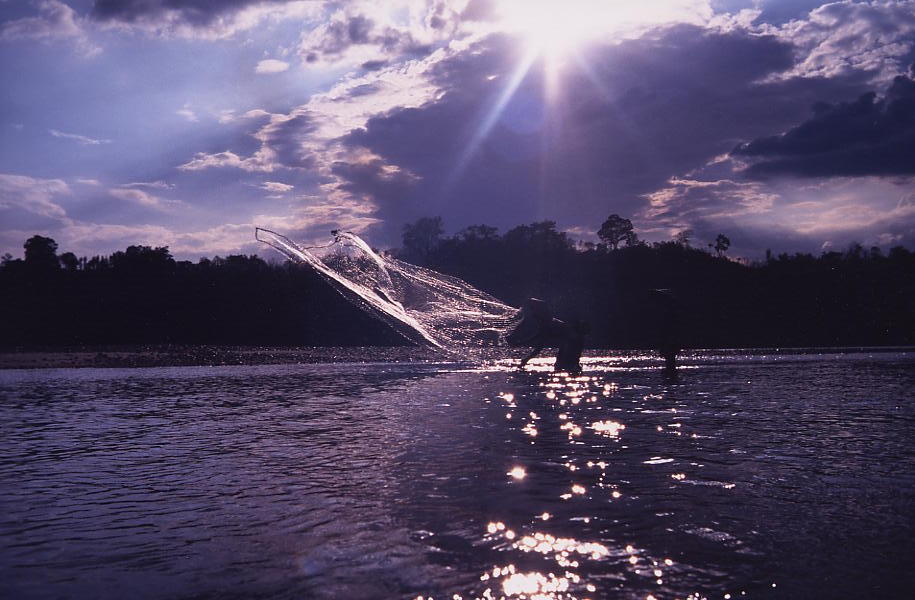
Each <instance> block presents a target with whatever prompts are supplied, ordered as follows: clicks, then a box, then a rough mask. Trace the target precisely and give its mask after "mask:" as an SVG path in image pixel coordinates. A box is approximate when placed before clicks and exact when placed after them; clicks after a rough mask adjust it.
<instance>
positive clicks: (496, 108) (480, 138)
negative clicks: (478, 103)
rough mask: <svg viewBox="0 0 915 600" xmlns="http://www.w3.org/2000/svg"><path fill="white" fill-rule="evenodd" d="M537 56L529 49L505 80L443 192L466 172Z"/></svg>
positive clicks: (457, 162)
mask: <svg viewBox="0 0 915 600" xmlns="http://www.w3.org/2000/svg"><path fill="white" fill-rule="evenodd" d="M537 56H538V55H537V53H536V52H533V51H528V52H527V53H525V55H524V57H523V58H522V59H521V61H519V62H518V64H517V66H516V67H515V70H514V71H512V74H511V77H509V79H508V81H506V82H505V86H504V87H503V88H502V91H501V92H500V93H499V96H498V97H497V98H496V101H495V102H494V103H493V105H492V107H491V108H490V109H489V111H488V112H487V113H486V116H485V117H483V120H482V121H481V122H480V124H479V126H478V127H477V128H476V131H474V133H473V136H472V137H471V138H470V141H469V142H468V143H467V146H465V147H464V150H463V151H462V152H461V155H460V156H459V157H458V159H457V161H456V162H455V164H454V168H453V169H452V170H451V173H450V174H449V175H448V178H447V179H446V180H445V185H444V189H443V192H444V193H445V194H446V195H447V193H448V192H449V191H450V190H451V189H452V188H453V187H454V185H455V184H456V183H457V182H458V180H460V178H461V176H462V175H463V174H464V171H465V170H466V169H467V166H468V165H469V164H470V161H471V160H472V159H473V157H474V156H475V155H476V153H477V151H478V150H479V149H480V145H481V144H482V143H483V142H484V141H485V140H486V136H488V135H489V132H490V131H491V130H492V128H493V127H494V126H495V124H496V123H497V122H498V121H499V117H500V116H501V115H502V112H503V111H504V110H505V107H506V105H507V104H508V103H509V101H511V99H512V97H514V95H515V92H516V91H517V90H518V87H519V86H520V85H521V82H522V81H524V78H525V77H526V76H527V74H528V72H529V71H530V69H531V65H533V64H534V61H535V60H536V59H537Z"/></svg>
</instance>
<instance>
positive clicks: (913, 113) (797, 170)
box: [733, 76, 915, 179]
mask: <svg viewBox="0 0 915 600" xmlns="http://www.w3.org/2000/svg"><path fill="white" fill-rule="evenodd" d="M733 154H734V155H736V156H737V157H738V158H744V157H745V158H748V159H750V160H752V161H754V162H752V163H751V164H750V165H749V167H748V168H747V169H746V171H745V173H746V175H747V176H749V177H751V178H755V179H762V178H766V177H772V176H780V175H792V176H798V177H835V176H866V175H883V176H895V175H915V82H913V81H912V80H911V79H909V78H907V77H904V76H898V77H896V78H895V79H894V80H893V83H892V85H891V86H890V88H889V90H888V91H887V92H886V96H885V97H884V98H882V99H878V98H877V96H876V94H874V93H873V92H870V93H867V94H864V95H862V96H861V97H859V98H858V99H857V100H856V101H854V102H841V103H838V104H827V103H819V104H817V105H815V106H814V115H813V117H811V118H810V119H808V120H807V121H805V122H803V123H801V124H800V125H797V126H796V127H793V128H791V129H789V130H788V131H787V132H785V133H783V134H780V135H775V136H768V137H761V138H757V139H755V140H753V141H751V142H748V143H745V144H741V145H740V146H738V147H737V148H736V149H735V150H734V152H733Z"/></svg>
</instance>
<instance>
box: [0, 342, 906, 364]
mask: <svg viewBox="0 0 915 600" xmlns="http://www.w3.org/2000/svg"><path fill="white" fill-rule="evenodd" d="M523 352H524V349H522V348H499V349H488V350H486V351H484V352H483V353H482V354H481V358H484V357H485V358H511V357H520V356H522V355H523ZM651 352H652V351H650V350H622V349H592V350H590V351H587V352H585V355H586V356H588V355H591V356H606V355H608V354H609V355H613V354H631V353H639V354H644V353H651ZM858 352H871V353H883V352H915V347H913V346H875V347H866V346H855V347H807V348H728V349H703V350H687V351H685V353H684V356H685V357H688V356H689V355H690V354H692V353H702V354H705V353H715V354H719V353H720V354H743V355H746V354H753V355H759V354H813V353H828V354H849V353H858ZM547 355H548V356H549V354H547ZM443 359H445V360H450V359H451V358H450V357H447V355H443V354H442V353H441V352H437V351H435V350H433V349H430V348H417V347H404V346H363V347H292V348H290V347H263V346H258V347H244V346H161V347H160V346H133V347H131V346H111V347H88V348H67V347H62V348H42V349H23V350H9V349H4V350H0V370H8V369H76V368H96V369H98V368H102V369H104V368H146V367H180V366H230V365H273V364H326V363H331V364H332V363H352V362H366V363H371V362H405V363H410V362H418V363H423V362H440V361H442V360H443Z"/></svg>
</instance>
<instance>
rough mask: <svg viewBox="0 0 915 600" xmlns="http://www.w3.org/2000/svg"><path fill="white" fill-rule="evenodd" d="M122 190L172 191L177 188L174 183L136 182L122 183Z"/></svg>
mask: <svg viewBox="0 0 915 600" xmlns="http://www.w3.org/2000/svg"><path fill="white" fill-rule="evenodd" d="M118 187H122V188H153V189H157V190H170V189H173V188H174V187H175V185H174V184H172V183H166V182H164V181H134V182H132V183H122V184H121V185H120V186H118Z"/></svg>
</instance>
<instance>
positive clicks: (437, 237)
mask: <svg viewBox="0 0 915 600" xmlns="http://www.w3.org/2000/svg"><path fill="white" fill-rule="evenodd" d="M443 233H445V229H444V227H443V226H442V218H441V217H423V218H421V219H418V220H417V221H416V222H415V223H408V224H407V225H404V228H403V237H402V239H403V251H404V257H405V258H407V259H412V260H413V261H415V262H423V263H425V262H426V261H427V260H428V258H429V255H430V254H431V253H432V251H433V250H434V249H435V248H437V247H438V245H439V244H440V243H441V240H442V234H443Z"/></svg>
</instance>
